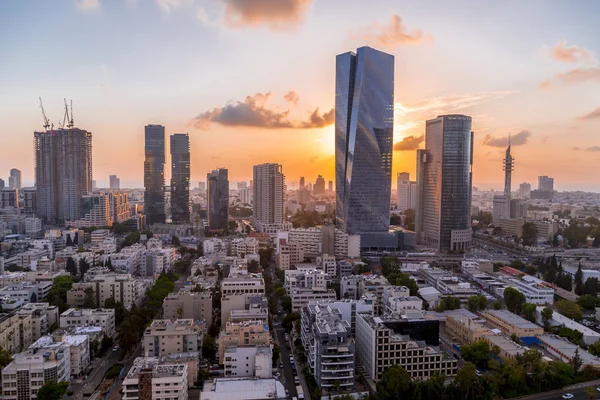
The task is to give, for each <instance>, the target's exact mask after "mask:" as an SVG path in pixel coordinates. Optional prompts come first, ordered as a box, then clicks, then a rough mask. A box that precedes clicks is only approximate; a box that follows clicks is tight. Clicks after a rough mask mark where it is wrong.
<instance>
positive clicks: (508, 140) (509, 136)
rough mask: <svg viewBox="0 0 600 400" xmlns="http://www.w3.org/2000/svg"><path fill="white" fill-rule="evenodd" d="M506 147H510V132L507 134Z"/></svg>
mask: <svg viewBox="0 0 600 400" xmlns="http://www.w3.org/2000/svg"><path fill="white" fill-rule="evenodd" d="M508 147H510V132H508Z"/></svg>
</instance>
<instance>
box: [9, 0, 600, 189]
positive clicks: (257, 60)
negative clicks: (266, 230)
mask: <svg viewBox="0 0 600 400" xmlns="http://www.w3.org/2000/svg"><path fill="white" fill-rule="evenodd" d="M599 13H600V2H598V1H596V0H581V1H577V2H567V1H553V0H530V1H527V2H523V1H517V0H514V1H513V0H509V1H503V2H497V1H476V0H470V1H466V0H454V1H451V2H449V1H446V0H414V1H404V0H369V1H364V0H53V1H47V0H20V1H0V38H1V39H0V178H4V179H5V180H6V179H7V176H8V174H9V170H10V169H11V168H18V169H21V170H22V171H23V181H24V184H25V185H32V184H33V181H34V164H33V145H32V143H33V132H34V131H36V130H42V129H43V127H42V125H43V119H42V114H41V111H40V108H39V99H38V97H42V99H43V102H44V108H45V111H46V114H47V115H48V117H49V119H50V120H51V121H52V122H53V123H54V124H55V126H58V124H59V123H60V122H61V121H62V119H63V114H64V99H65V98H66V99H68V101H70V100H72V101H73V111H74V120H75V125H76V126H77V127H79V128H82V129H86V130H89V131H91V132H92V134H93V175H94V179H96V180H97V182H98V186H99V187H106V186H108V175H111V174H116V175H118V176H120V178H121V186H122V187H142V185H143V152H144V150H143V149H144V143H143V137H144V126H145V125H146V124H161V125H164V126H165V127H166V132H167V134H168V135H169V134H173V133H185V132H187V133H189V135H190V144H191V171H192V183H193V185H192V186H196V185H197V182H198V181H203V180H205V179H206V173H207V172H209V171H210V170H212V169H214V168H217V167H222V168H228V169H229V177H230V182H231V183H233V182H236V181H242V180H250V179H251V175H252V166H253V165H255V164H258V163H263V162H277V163H281V164H282V165H283V170H284V173H285V175H286V179H287V182H288V186H290V187H293V186H294V184H295V183H297V182H298V180H299V178H300V176H304V177H305V178H306V181H307V182H314V181H315V180H316V177H317V175H318V174H321V175H323V176H324V178H325V180H333V179H334V175H335V173H334V155H333V154H334V126H333V122H334V121H333V113H332V111H331V110H332V109H333V107H334V100H335V98H334V83H335V56H336V55H337V54H340V53H344V52H347V51H354V50H355V49H356V48H358V47H361V46H365V45H368V46H372V47H374V48H377V49H379V50H382V51H385V52H388V53H390V54H393V55H394V56H395V79H394V86H395V87H394V91H395V96H394V97H395V98H394V102H395V115H396V118H395V125H394V143H395V147H394V148H395V151H394V155H393V176H394V177H395V176H396V173H398V172H402V171H407V172H410V173H411V175H412V177H413V179H414V175H415V166H416V165H415V153H416V152H415V150H416V149H417V148H420V147H423V146H424V140H423V134H424V130H425V128H424V126H425V120H426V119H429V118H433V117H435V116H437V115H440V114H444V113H461V114H466V115H470V116H472V117H473V130H474V132H475V149H474V165H473V184H474V186H477V187H479V188H480V189H491V188H494V189H498V190H500V189H501V188H502V181H503V172H502V158H503V154H504V150H505V146H506V144H507V142H508V136H509V134H510V135H511V143H512V145H513V146H512V149H513V155H514V158H515V171H514V173H513V179H512V180H513V189H516V188H517V187H518V184H519V183H520V182H530V183H532V185H533V186H534V187H535V186H536V185H537V176H539V175H549V176H552V177H554V178H555V188H556V189H558V190H595V191H600V174H599V173H597V172H595V171H598V170H600V169H599V168H598V165H599V164H600V163H599V161H600V137H599V135H598V133H599V130H600V35H598V25H597V15H599ZM167 142H168V139H167ZM167 151H168V149H167ZM167 165H168V164H167ZM167 170H168V168H167ZM168 175H169V173H168V172H167V176H168ZM393 181H395V179H393ZM392 186H395V182H392Z"/></svg>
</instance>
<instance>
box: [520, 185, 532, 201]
mask: <svg viewBox="0 0 600 400" xmlns="http://www.w3.org/2000/svg"><path fill="white" fill-rule="evenodd" d="M530 194H531V184H530V183H527V182H523V183H521V184H520V185H519V197H520V198H522V199H526V198H529V195H530Z"/></svg>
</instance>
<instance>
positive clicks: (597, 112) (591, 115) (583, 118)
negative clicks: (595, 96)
mask: <svg viewBox="0 0 600 400" xmlns="http://www.w3.org/2000/svg"><path fill="white" fill-rule="evenodd" d="M596 118H600V107H598V108H596V109H595V110H594V111H592V112H590V113H587V114H585V115H582V116H581V117H579V118H578V119H579V120H580V121H587V120H590V119H596Z"/></svg>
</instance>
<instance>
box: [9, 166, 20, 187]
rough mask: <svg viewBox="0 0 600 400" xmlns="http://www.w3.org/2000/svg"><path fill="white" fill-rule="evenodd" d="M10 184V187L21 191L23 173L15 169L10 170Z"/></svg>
mask: <svg viewBox="0 0 600 400" xmlns="http://www.w3.org/2000/svg"><path fill="white" fill-rule="evenodd" d="M8 183H9V185H10V187H12V188H14V189H21V185H22V181H21V171H20V170H18V169H16V168H13V169H11V170H10V177H9V178H8Z"/></svg>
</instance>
